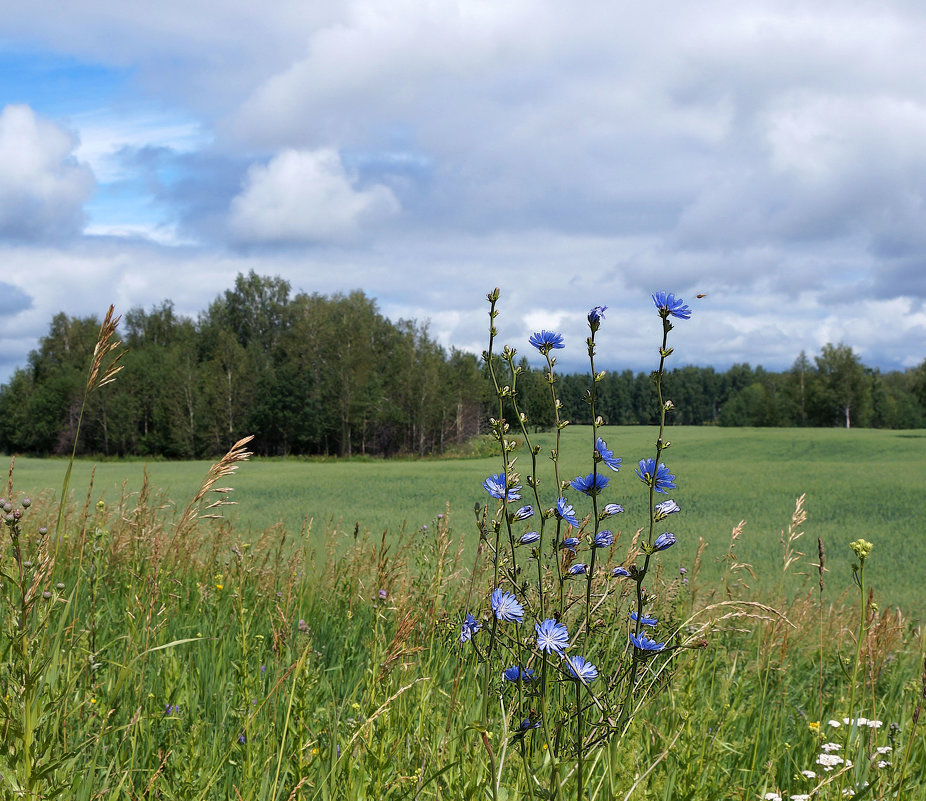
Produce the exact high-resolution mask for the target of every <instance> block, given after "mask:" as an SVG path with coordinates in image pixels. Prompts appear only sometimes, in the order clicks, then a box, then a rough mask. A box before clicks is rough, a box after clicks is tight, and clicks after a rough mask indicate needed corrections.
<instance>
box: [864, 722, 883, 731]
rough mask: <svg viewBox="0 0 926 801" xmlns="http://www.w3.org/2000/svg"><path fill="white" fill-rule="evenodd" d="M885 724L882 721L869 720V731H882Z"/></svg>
mask: <svg viewBox="0 0 926 801" xmlns="http://www.w3.org/2000/svg"><path fill="white" fill-rule="evenodd" d="M883 725H884V724H883V723H882V722H881V721H880V720H869V721H868V728H869V729H880V728H881V727H882V726H883Z"/></svg>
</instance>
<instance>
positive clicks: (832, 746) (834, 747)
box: [820, 743, 842, 754]
mask: <svg viewBox="0 0 926 801" xmlns="http://www.w3.org/2000/svg"><path fill="white" fill-rule="evenodd" d="M820 748H822V749H823V750H824V751H826V753H828V754H829V753H831V752H832V751H839V750H840V749H841V748H842V746H841V745H840V744H839V743H823V745H821V746H820Z"/></svg>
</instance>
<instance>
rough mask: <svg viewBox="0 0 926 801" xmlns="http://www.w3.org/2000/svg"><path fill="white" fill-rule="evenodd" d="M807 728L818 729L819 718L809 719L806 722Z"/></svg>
mask: <svg viewBox="0 0 926 801" xmlns="http://www.w3.org/2000/svg"><path fill="white" fill-rule="evenodd" d="M807 728H808V729H810V730H811V731H820V721H819V720H811V721H809V722H808V723H807Z"/></svg>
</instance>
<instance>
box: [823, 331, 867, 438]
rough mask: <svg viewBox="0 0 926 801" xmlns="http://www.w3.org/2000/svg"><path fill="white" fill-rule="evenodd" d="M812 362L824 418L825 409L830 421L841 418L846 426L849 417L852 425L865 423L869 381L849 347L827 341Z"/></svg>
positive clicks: (847, 426) (849, 422)
mask: <svg viewBox="0 0 926 801" xmlns="http://www.w3.org/2000/svg"><path fill="white" fill-rule="evenodd" d="M814 361H815V362H816V364H817V375H818V377H819V379H820V389H821V397H820V401H819V402H820V404H821V408H822V411H823V415H824V419H826V416H827V412H829V416H830V420H831V422H835V421H836V420H839V421H844V422H845V427H846V428H849V427H850V426H851V425H852V422H853V420H854V422H855V424H856V425H866V424H867V422H868V419H869V418H870V415H871V405H872V404H871V387H872V381H871V379H870V377H869V374H868V373H867V371H866V370H865V367H864V366H863V365H862V363H861V361H860V360H859V358H858V356H857V355H856V354H855V353H854V352H853V351H852V348H850V347H849V346H848V345H845V344H843V343H842V342H840V343H839V344H838V345H832V344H830V343H827V344H826V345H824V346H823V349H822V350H821V351H820V355H819V356H816V357H815V358H814ZM824 424H825V423H824Z"/></svg>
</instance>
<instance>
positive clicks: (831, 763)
mask: <svg viewBox="0 0 926 801" xmlns="http://www.w3.org/2000/svg"><path fill="white" fill-rule="evenodd" d="M817 764H818V765H822V766H823V770H825V771H827V772H829V771H831V770H832V769H833V768H834V767H836V766H837V765H841V764H842V757H840V756H836V754H820V755H819V756H818V757H817Z"/></svg>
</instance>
